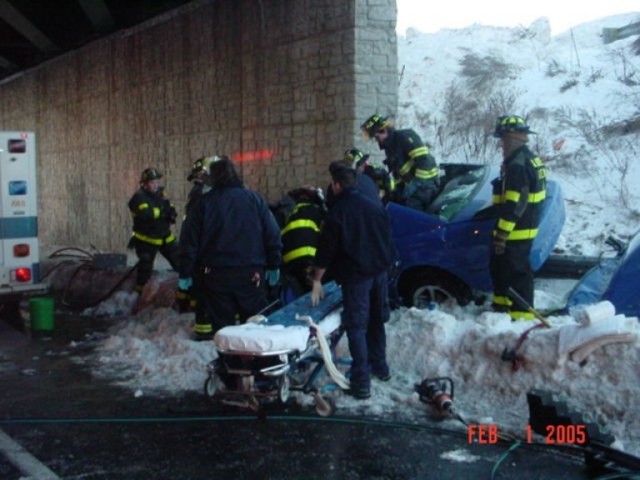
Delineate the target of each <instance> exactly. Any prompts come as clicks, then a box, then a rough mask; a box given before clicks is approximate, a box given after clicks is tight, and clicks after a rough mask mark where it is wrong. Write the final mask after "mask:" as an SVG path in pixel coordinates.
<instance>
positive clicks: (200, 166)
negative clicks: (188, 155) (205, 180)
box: [187, 157, 213, 181]
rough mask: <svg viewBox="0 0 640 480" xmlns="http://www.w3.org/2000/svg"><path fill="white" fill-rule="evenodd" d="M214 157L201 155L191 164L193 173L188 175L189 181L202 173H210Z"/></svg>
mask: <svg viewBox="0 0 640 480" xmlns="http://www.w3.org/2000/svg"><path fill="white" fill-rule="evenodd" d="M212 158H213V157H200V158H199V159H197V160H196V161H195V162H193V165H192V166H191V173H189V176H188V177H187V180H188V181H192V180H193V179H195V178H196V177H198V176H199V175H200V174H201V173H204V174H207V175H208V174H209V167H210V166H211V159H212Z"/></svg>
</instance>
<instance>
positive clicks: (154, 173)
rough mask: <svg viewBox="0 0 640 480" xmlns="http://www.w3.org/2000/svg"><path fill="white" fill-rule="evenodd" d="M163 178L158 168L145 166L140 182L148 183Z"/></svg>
mask: <svg viewBox="0 0 640 480" xmlns="http://www.w3.org/2000/svg"><path fill="white" fill-rule="evenodd" d="M160 178H162V174H161V173H160V172H159V171H158V170H157V169H156V168H153V167H151V168H145V169H144V171H143V172H142V174H141V175H140V183H147V182H150V181H151V180H158V179H160Z"/></svg>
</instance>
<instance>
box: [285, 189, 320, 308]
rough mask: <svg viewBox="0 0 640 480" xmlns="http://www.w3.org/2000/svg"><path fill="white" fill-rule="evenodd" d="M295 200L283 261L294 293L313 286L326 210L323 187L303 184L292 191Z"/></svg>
mask: <svg viewBox="0 0 640 480" xmlns="http://www.w3.org/2000/svg"><path fill="white" fill-rule="evenodd" d="M287 195H289V197H291V198H292V199H293V200H294V201H295V204H294V206H293V209H292V210H291V213H289V215H288V216H287V219H286V221H285V225H284V228H283V229H282V230H281V232H280V235H281V237H282V263H283V272H284V274H285V278H286V283H287V285H288V286H289V287H290V288H291V290H292V293H293V296H294V297H296V298H297V297H299V296H300V295H302V294H303V293H306V292H309V291H310V290H311V275H312V271H311V267H312V265H313V259H314V258H315V255H316V248H317V246H318V238H319V237H320V231H321V229H322V223H323V222H324V216H325V214H326V205H325V201H324V194H323V192H322V189H321V188H313V187H303V188H298V189H295V190H291V191H290V192H288V194H287Z"/></svg>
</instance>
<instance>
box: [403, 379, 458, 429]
mask: <svg viewBox="0 0 640 480" xmlns="http://www.w3.org/2000/svg"><path fill="white" fill-rule="evenodd" d="M414 390H415V391H416V392H417V393H418V395H419V396H420V401H421V402H423V403H426V404H427V405H432V406H433V407H434V408H435V409H436V410H437V411H438V412H439V413H441V414H448V415H451V416H452V417H455V418H457V419H458V420H460V421H461V422H462V423H464V424H465V425H466V423H467V422H465V421H464V419H463V418H462V417H461V416H460V415H459V414H458V412H456V410H455V408H454V406H453V380H452V379H451V378H450V377H434V378H425V379H424V380H423V381H422V382H421V383H416V384H415V386H414Z"/></svg>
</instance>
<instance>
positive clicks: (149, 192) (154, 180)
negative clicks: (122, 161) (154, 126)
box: [128, 167, 179, 293]
mask: <svg viewBox="0 0 640 480" xmlns="http://www.w3.org/2000/svg"><path fill="white" fill-rule="evenodd" d="M161 178H162V174H161V173H160V172H159V171H158V170H157V169H156V168H153V167H151V168H147V169H145V170H144V171H143V172H142V174H141V175H140V188H139V189H138V190H137V191H136V192H135V193H134V194H133V196H132V197H131V199H130V200H129V204H128V205H129V211H130V212H131V216H132V218H133V234H132V236H131V240H130V241H129V248H134V249H135V251H136V255H137V256H138V268H137V270H138V271H137V278H136V285H135V287H134V288H135V291H137V292H138V293H142V290H143V289H144V286H145V284H146V283H147V282H148V281H149V278H151V272H152V271H153V262H154V260H155V258H156V253H157V252H160V254H161V255H162V256H163V257H164V258H166V259H167V260H168V261H169V264H170V265H171V268H173V269H174V270H176V271H177V270H178V256H179V253H178V242H177V241H176V237H175V235H174V234H173V233H172V232H171V225H173V224H175V223H176V217H177V213H176V209H175V207H174V206H173V205H172V204H171V202H170V201H169V199H168V198H167V197H166V195H165V192H164V189H163V188H162V187H161V186H160V183H159V180H160V179H161Z"/></svg>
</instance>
